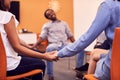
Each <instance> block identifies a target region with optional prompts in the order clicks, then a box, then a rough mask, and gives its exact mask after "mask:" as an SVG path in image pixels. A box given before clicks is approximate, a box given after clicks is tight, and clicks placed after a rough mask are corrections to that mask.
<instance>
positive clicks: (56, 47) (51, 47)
mask: <svg viewBox="0 0 120 80" xmlns="http://www.w3.org/2000/svg"><path fill="white" fill-rule="evenodd" d="M64 46H65V45H61V46H59V45H57V44H49V45H48V46H47V48H46V52H51V51H54V50H57V51H59V50H60V49H62V48H63V47H64ZM46 62H47V74H48V75H49V76H53V62H50V61H46Z"/></svg>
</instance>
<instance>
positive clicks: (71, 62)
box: [44, 56, 76, 80]
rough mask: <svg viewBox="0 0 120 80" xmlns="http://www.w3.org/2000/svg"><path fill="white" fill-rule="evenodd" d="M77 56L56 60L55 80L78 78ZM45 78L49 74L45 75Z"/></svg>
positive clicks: (45, 79)
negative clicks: (76, 68)
mask: <svg viewBox="0 0 120 80" xmlns="http://www.w3.org/2000/svg"><path fill="white" fill-rule="evenodd" d="M75 60H76V57H75V56H74V57H67V58H61V59H60V60H59V61H57V62H54V77H55V80H76V78H75V71H74V70H73V68H74V67H75ZM44 80H48V79H47V75H45V76H44Z"/></svg>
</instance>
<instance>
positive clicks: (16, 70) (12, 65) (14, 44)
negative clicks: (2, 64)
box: [0, 0, 53, 80]
mask: <svg viewBox="0 0 120 80" xmlns="http://www.w3.org/2000/svg"><path fill="white" fill-rule="evenodd" d="M9 8H10V0H0V33H1V36H2V40H3V44H4V47H5V51H6V58H7V76H13V75H18V74H22V73H25V72H28V71H31V70H34V69H41V70H43V75H44V72H45V67H46V66H45V63H44V62H43V61H42V60H41V59H45V60H49V61H52V60H51V57H52V56H50V55H49V54H50V53H51V54H53V52H49V54H48V53H45V54H41V53H39V52H36V51H33V50H31V49H29V48H30V46H29V45H27V44H24V43H23V41H21V40H20V39H19V37H18V33H17V30H16V26H17V25H18V21H17V20H16V18H15V16H14V15H13V14H12V13H10V12H9ZM28 47H29V48H28ZM18 54H22V55H25V56H26V57H22V56H18ZM27 56H28V57H27ZM42 77H43V76H42V73H39V74H36V75H34V76H32V80H42Z"/></svg>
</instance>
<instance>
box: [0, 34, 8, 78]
mask: <svg viewBox="0 0 120 80" xmlns="http://www.w3.org/2000/svg"><path fill="white" fill-rule="evenodd" d="M6 66H7V63H6V53H5V48H4V45H3V41H2V37H1V33H0V80H6Z"/></svg>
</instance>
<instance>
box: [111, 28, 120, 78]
mask: <svg viewBox="0 0 120 80" xmlns="http://www.w3.org/2000/svg"><path fill="white" fill-rule="evenodd" d="M111 80H120V28H116V30H115V36H114V40H113V44H112V56H111Z"/></svg>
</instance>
